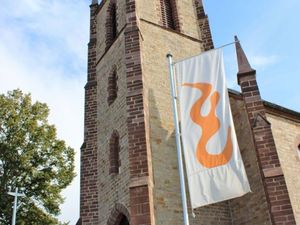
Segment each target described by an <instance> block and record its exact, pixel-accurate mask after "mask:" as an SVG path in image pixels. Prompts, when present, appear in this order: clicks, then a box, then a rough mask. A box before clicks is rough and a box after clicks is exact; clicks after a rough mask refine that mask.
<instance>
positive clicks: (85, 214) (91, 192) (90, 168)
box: [80, 4, 99, 225]
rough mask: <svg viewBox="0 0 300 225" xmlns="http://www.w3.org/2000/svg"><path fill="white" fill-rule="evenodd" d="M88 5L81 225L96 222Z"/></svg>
mask: <svg viewBox="0 0 300 225" xmlns="http://www.w3.org/2000/svg"><path fill="white" fill-rule="evenodd" d="M97 9H98V5H96V4H95V5H91V19H90V42H89V45H88V78H87V84H86V86H85V109H84V110H85V116H84V144H83V145H82V148H81V174H80V175H81V176H80V219H81V223H82V224H84V225H90V224H95V223H97V221H98V206H99V205H98V202H97V199H98V186H97V176H98V171H97V80H96V66H95V65H96V43H97V39H96V35H97V34H96V26H97V22H96V11H97Z"/></svg>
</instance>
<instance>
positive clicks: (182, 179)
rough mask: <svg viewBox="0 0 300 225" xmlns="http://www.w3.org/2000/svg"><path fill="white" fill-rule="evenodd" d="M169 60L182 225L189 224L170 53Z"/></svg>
mask: <svg viewBox="0 0 300 225" xmlns="http://www.w3.org/2000/svg"><path fill="white" fill-rule="evenodd" d="M167 58H168V62H169V74H170V81H171V95H172V99H173V115H174V122H175V131H176V145H177V158H178V169H179V177H180V189H181V199H182V208H183V219H184V225H189V224H190V223H189V215H188V209H187V203H186V191H185V181H184V172H183V162H182V150H181V141H180V133H179V121H178V111H177V103H176V101H177V96H176V94H175V93H176V92H175V79H174V75H175V74H174V69H173V56H172V55H171V54H168V55H167Z"/></svg>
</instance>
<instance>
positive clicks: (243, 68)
mask: <svg viewBox="0 0 300 225" xmlns="http://www.w3.org/2000/svg"><path fill="white" fill-rule="evenodd" d="M234 40H235V48H236V56H237V60H238V68H239V72H238V73H239V74H243V73H248V72H254V71H255V70H254V69H252V68H251V66H250V64H249V62H248V59H247V56H246V54H245V52H244V50H243V49H242V46H241V43H240V41H239V39H238V38H237V36H234Z"/></svg>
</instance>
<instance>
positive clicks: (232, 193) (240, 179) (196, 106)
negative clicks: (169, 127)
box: [175, 49, 250, 208]
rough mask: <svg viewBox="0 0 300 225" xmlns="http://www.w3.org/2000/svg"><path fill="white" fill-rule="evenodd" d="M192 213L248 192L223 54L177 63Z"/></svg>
mask: <svg viewBox="0 0 300 225" xmlns="http://www.w3.org/2000/svg"><path fill="white" fill-rule="evenodd" d="M175 69H176V74H177V80H178V88H179V100H180V116H181V128H182V141H183V151H184V156H185V163H186V171H187V178H188V183H189V191H190V197H191V204H192V208H197V207H200V206H204V205H208V204H212V203H215V202H220V201H224V200H228V199H231V198H235V197H239V196H242V195H244V194H246V193H247V192H249V191H250V187H249V183H248V179H247V175H246V172H245V168H244V165H243V161H242V159H241V155H240V151H239V147H238V144H237V139H236V134H235V130H234V124H233V120H232V115H231V110H230V103H229V97H228V91H227V87H226V84H225V71H224V63H223V53H222V50H221V49H217V50H212V51H208V52H206V53H203V54H201V55H199V56H196V57H193V58H190V59H187V60H184V61H181V62H178V63H176V67H175Z"/></svg>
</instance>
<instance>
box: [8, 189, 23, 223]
mask: <svg viewBox="0 0 300 225" xmlns="http://www.w3.org/2000/svg"><path fill="white" fill-rule="evenodd" d="M18 190H19V189H18V188H16V191H15V192H8V194H9V195H11V196H14V197H15V200H14V206H13V215H12V223H11V224H12V225H15V224H16V218H17V210H18V208H19V205H18V197H24V196H25V194H24V193H19V192H18Z"/></svg>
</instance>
